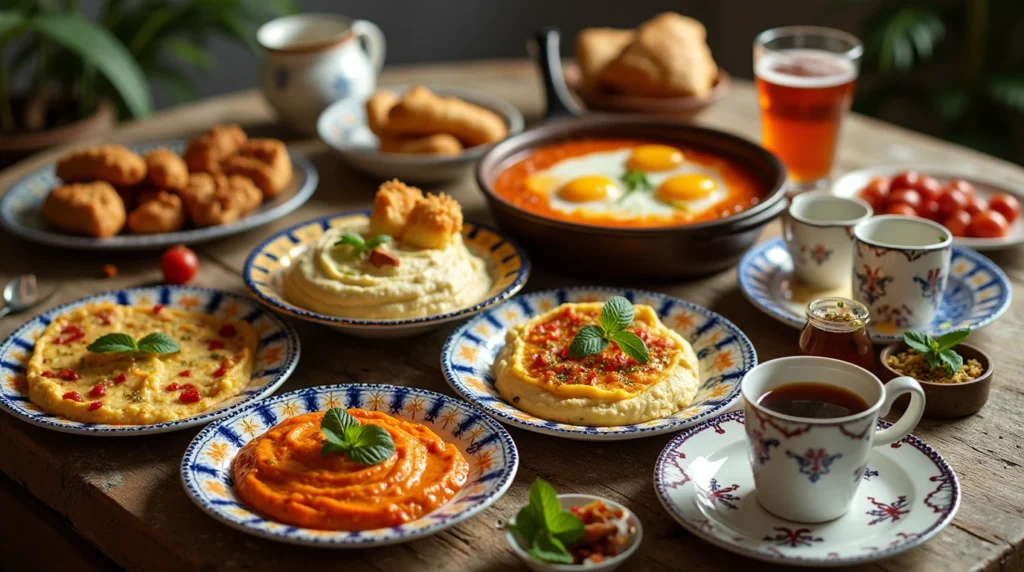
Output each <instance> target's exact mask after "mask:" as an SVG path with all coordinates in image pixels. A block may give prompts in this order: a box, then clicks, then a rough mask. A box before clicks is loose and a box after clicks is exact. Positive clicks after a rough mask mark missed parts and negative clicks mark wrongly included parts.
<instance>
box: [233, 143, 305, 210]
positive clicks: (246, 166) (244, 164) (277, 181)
mask: <svg viewBox="0 0 1024 572" xmlns="http://www.w3.org/2000/svg"><path fill="white" fill-rule="evenodd" d="M221 170H222V171H223V172H224V173H227V174H229V175H242V176H245V177H248V178H250V179H252V182H253V183H255V184H256V187H258V188H259V189H260V190H261V191H263V196H264V197H266V198H272V197H275V196H277V194H278V193H280V192H281V191H283V190H284V189H285V188H286V187H287V186H288V183H289V182H291V180H292V160H291V157H289V156H288V148H287V147H285V145H284V143H282V142H281V141H278V140H277V139H250V140H249V141H247V142H246V143H245V144H244V145H242V147H241V148H240V149H239V150H238V154H237V155H234V156H232V157H228V158H227V159H225V160H224V162H223V163H222V164H221Z"/></svg>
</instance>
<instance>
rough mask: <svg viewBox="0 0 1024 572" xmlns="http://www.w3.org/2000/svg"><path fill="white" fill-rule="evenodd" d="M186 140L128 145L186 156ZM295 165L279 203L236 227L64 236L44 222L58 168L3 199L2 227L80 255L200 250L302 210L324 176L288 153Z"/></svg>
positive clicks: (38, 175) (34, 177)
mask: <svg viewBox="0 0 1024 572" xmlns="http://www.w3.org/2000/svg"><path fill="white" fill-rule="evenodd" d="M185 144H186V141H185V140H183V139H168V140H166V141H152V142H149V143H139V144H135V145H127V147H128V148H129V149H131V150H132V151H135V152H136V153H145V152H147V151H149V150H150V149H153V148H154V147H167V148H168V149H170V150H172V151H174V152H176V153H181V152H182V151H183V150H184V149H185ZM288 154H289V156H291V159H292V170H293V174H292V180H291V182H290V183H289V184H288V186H287V187H285V189H284V190H283V191H282V192H281V193H280V194H279V195H277V196H276V197H274V198H273V199H270V200H268V201H265V202H264V203H263V204H262V205H260V207H259V208H258V209H256V210H255V211H253V212H252V213H250V214H248V215H247V216H245V217H243V218H240V219H238V220H237V221H235V222H231V223H227V224H219V225H216V226H206V227H202V228H186V229H184V230H179V231H176V232H165V233H160V234H127V233H126V234H118V235H116V236H110V237H107V238H95V237H91V236H78V235H73V234H65V233H62V232H59V231H56V230H54V229H52V228H50V227H48V226H47V224H46V222H45V221H43V217H42V209H43V201H44V200H46V195H47V194H49V192H50V189H52V188H54V187H56V186H58V185H59V184H60V179H58V178H57V174H56V173H55V164H51V165H47V166H46V167H44V168H42V169H40V170H38V171H36V172H34V173H31V174H30V175H28V176H26V177H25V178H24V179H22V180H20V181H18V182H17V183H15V184H14V186H12V187H11V188H10V189H9V190H8V191H7V192H6V193H4V195H3V198H0V225H2V226H4V227H5V228H6V229H7V230H8V231H10V232H11V233H13V234H16V235H18V236H20V237H21V238H24V239H25V240H31V241H32V242H38V243H40V244H48V245H50V246H57V247H61V248H75V249H81V250H147V249H155V248H166V247H168V246H174V245H175V244H198V243H201V242H206V241H209V240H214V239H217V238H223V237H226V236H231V235H233V234H238V233H240V232H244V231H246V230H249V229H251V228H256V227H258V226H261V225H264V224H267V223H268V222H270V221H273V220H276V219H278V218H281V217H282V216H284V215H286V214H288V213H290V212H292V211H293V210H295V209H297V208H299V207H300V206H302V205H303V203H305V202H306V201H307V200H309V197H311V196H313V191H315V190H316V186H317V182H318V181H319V175H318V174H317V170H316V167H314V166H313V163H312V162H311V161H310V160H309V159H307V158H306V156H305V155H303V154H302V153H299V152H298V151H295V150H294V149H288Z"/></svg>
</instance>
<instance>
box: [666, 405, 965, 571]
mask: <svg viewBox="0 0 1024 572" xmlns="http://www.w3.org/2000/svg"><path fill="white" fill-rule="evenodd" d="M878 423H879V427H888V426H890V425H891V423H889V422H887V421H879V422H878ZM743 424H744V419H743V412H742V411H736V412H732V413H725V414H723V415H719V416H717V417H714V418H711V419H709V420H707V421H705V422H703V423H700V424H699V425H695V426H693V427H691V428H689V429H687V430H686V431H684V432H682V433H680V434H679V435H678V436H677V437H676V438H675V439H673V440H672V441H671V442H670V443H669V444H668V445H667V446H666V447H665V449H664V450H663V451H662V452H661V455H660V456H659V457H658V462H657V465H656V466H655V469H654V488H655V490H656V491H657V493H658V498H659V500H660V501H661V504H662V506H664V507H665V510H667V511H668V513H669V514H670V515H671V516H672V517H673V518H674V519H675V520H676V521H678V522H679V524H681V525H682V526H683V528H685V529H686V530H687V531H689V532H691V533H693V534H695V535H697V536H698V537H700V538H702V539H703V540H705V541H707V542H710V543H711V544H714V545H716V546H719V547H721V548H724V549H726V550H729V551H730V552H735V553H737V554H741V555H743V556H747V557H750V558H754V559H757V560H763V561H766V562H773V563H778V564H786V565H791V566H809V567H831V566H850V565H853V564H864V563H867V562H874V561H877V560H882V559H885V558H889V557H891V556H894V555H896V554H899V553H901V552H904V551H906V550H909V549H911V548H914V547H915V546H918V545H920V544H921V543H923V542H925V541H927V540H929V539H930V538H931V537H933V536H935V535H936V534H938V533H939V531H941V530H942V529H943V528H945V526H946V525H948V524H949V523H950V522H951V521H952V520H953V515H954V514H956V511H957V508H958V507H959V505H960V484H959V482H958V481H957V477H956V474H954V473H953V469H952V468H950V466H949V464H948V463H946V461H945V460H944V459H943V458H942V457H941V456H940V455H939V454H938V453H937V452H936V451H935V450H934V449H932V448H931V447H930V446H929V445H928V444H926V443H925V442H923V441H921V440H920V439H918V438H917V437H915V436H913V435H909V436H907V437H905V438H903V439H902V440H900V441H897V442H896V443H893V444H892V445H888V446H882V447H877V448H875V449H874V450H872V452H871V457H870V459H869V460H868V464H867V468H866V469H865V470H864V472H863V474H859V475H850V478H858V479H862V482H861V484H860V487H859V488H858V489H857V493H856V496H855V499H854V501H853V506H852V507H851V509H850V511H849V512H847V513H846V514H845V515H843V516H841V517H839V518H837V519H835V520H832V521H829V522H823V523H814V524H809V523H798V522H792V521H788V520H784V519H782V518H779V517H777V516H774V515H773V514H771V513H769V512H768V511H766V510H765V509H764V508H762V507H761V505H760V503H758V501H757V492H756V491H755V489H754V478H753V474H752V472H751V470H750V463H749V461H748V458H747V443H746V434H745V432H744V427H743ZM775 446H777V444H776V445H775ZM772 447H773V445H771V444H769V449H768V451H769V453H770V452H771V449H772ZM794 456H798V455H796V454H795V452H794ZM822 470H827V468H825V469H822V468H819V469H818V471H822Z"/></svg>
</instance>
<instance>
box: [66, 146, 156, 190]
mask: <svg viewBox="0 0 1024 572" xmlns="http://www.w3.org/2000/svg"><path fill="white" fill-rule="evenodd" d="M57 176H58V177H60V178H61V179H63V180H64V182H66V183H78V182H89V181H106V182H108V183H110V184H112V185H123V186H131V185H135V184H138V183H139V182H141V181H142V180H143V179H144V178H146V162H145V161H144V160H143V159H142V157H139V156H138V155H136V154H135V153H133V152H132V151H131V150H130V149H128V148H127V147H124V146H121V145H102V146H100V147H90V148H88V149H80V150H78V151H72V152H70V153H68V154H67V155H64V156H63V157H61V158H60V160H59V161H57Z"/></svg>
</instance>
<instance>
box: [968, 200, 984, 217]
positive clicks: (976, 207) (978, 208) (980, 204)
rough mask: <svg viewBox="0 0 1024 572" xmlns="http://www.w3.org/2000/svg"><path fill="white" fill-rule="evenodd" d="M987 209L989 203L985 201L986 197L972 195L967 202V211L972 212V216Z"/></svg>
mask: <svg viewBox="0 0 1024 572" xmlns="http://www.w3.org/2000/svg"><path fill="white" fill-rule="evenodd" d="M987 210H988V203H987V202H985V199H983V198H981V197H978V196H976V195H971V196H970V198H969V199H968V202H967V212H969V213H971V216H974V215H976V214H978V213H980V212H982V211H987Z"/></svg>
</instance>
